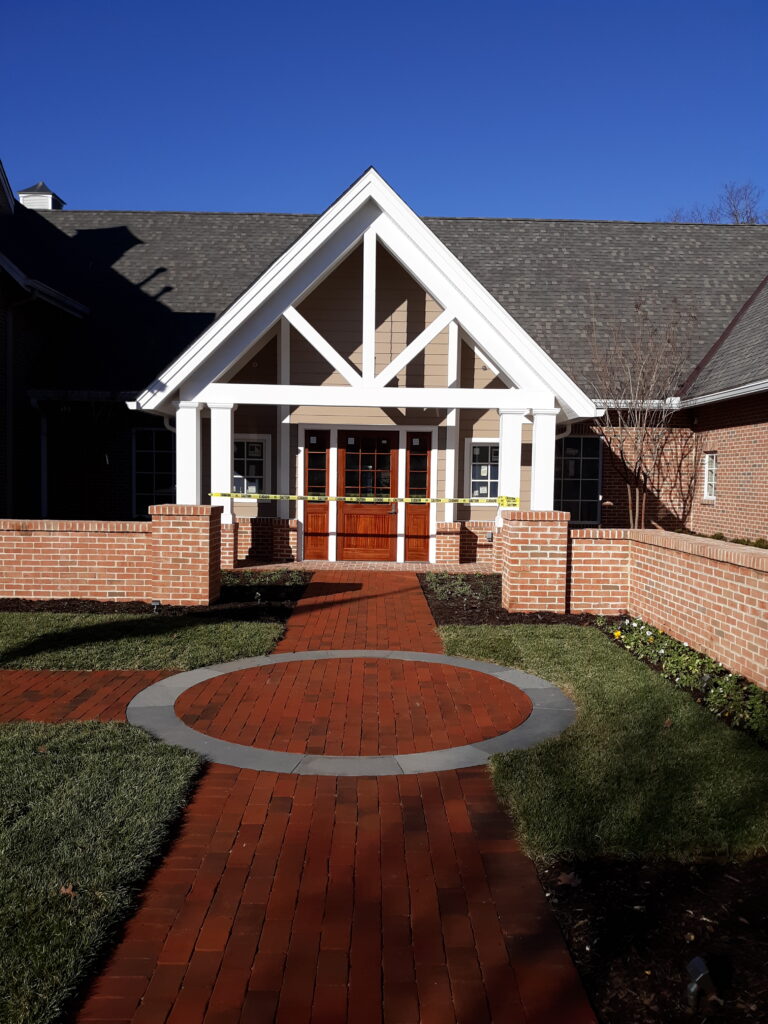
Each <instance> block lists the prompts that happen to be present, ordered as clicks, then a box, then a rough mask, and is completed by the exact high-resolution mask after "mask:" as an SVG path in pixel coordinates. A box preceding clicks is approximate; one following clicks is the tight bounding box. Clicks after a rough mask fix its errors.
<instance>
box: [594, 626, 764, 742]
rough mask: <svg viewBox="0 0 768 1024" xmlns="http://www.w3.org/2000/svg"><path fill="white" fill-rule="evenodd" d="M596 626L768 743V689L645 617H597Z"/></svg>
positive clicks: (715, 711) (735, 724) (713, 709)
mask: <svg viewBox="0 0 768 1024" xmlns="http://www.w3.org/2000/svg"><path fill="white" fill-rule="evenodd" d="M595 624H596V625H597V627H598V629H601V630H602V631H603V632H605V633H608V634H609V635H610V636H612V637H613V639H614V640H615V641H616V642H617V643H619V644H621V646H622V647H625V648H626V649H627V650H628V651H631V652H632V654H634V655H635V657H637V658H640V659H642V660H643V661H645V662H647V663H648V664H650V665H654V666H656V667H657V668H658V669H659V671H660V672H661V674H662V675H663V676H664V678H665V679H668V680H669V681H670V682H672V683H674V685H675V686H677V687H679V688H680V689H681V690H688V691H689V692H692V693H694V694H696V696H697V699H698V700H699V702H700V703H701V704H703V705H704V707H706V708H707V710H709V711H711V712H712V714H714V715H717V717H718V718H722V719H723V720H724V721H726V722H728V724H729V725H732V726H733V727H734V728H735V729H743V730H744V731H746V732H749V733H752V735H753V736H755V737H756V738H757V739H758V740H759V741H760V742H761V743H766V744H768V693H767V692H766V691H764V690H761V689H759V687H757V686H755V685H754V683H750V682H749V681H748V680H746V679H744V677H743V676H739V675H736V674H735V673H734V672H729V671H728V669H727V668H725V666H724V665H722V664H721V663H720V662H719V661H715V659H714V658H710V657H709V656H708V655H706V654H702V653H701V651H695V650H693V649H692V648H691V647H689V645H688V644H687V643H686V642H685V641H680V640H675V639H674V638H673V637H671V636H669V635H668V634H667V633H664V632H663V631H662V630H660V629H656V628H655V627H654V626H649V625H648V623H647V622H643V620H642V619H637V618H624V619H616V620H613V621H609V620H608V619H606V618H605V617H604V616H597V617H596V619H595Z"/></svg>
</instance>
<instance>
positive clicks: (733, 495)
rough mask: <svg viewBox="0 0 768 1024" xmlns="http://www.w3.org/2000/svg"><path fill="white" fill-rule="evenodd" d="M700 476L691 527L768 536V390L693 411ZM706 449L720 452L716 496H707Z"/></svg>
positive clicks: (732, 534)
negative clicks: (707, 499)
mask: <svg viewBox="0 0 768 1024" xmlns="http://www.w3.org/2000/svg"><path fill="white" fill-rule="evenodd" d="M691 412H692V413H693V417H694V424H693V429H694V432H695V438H696V461H695V466H696V480H695V486H694V493H693V502H692V507H691V516H690V520H689V527H690V529H691V530H693V531H694V533H703V534H713V533H722V534H724V535H725V536H726V537H729V538H735V537H745V538H746V539H748V540H755V539H756V538H757V537H765V538H767V539H768V395H753V396H751V397H747V398H739V399H733V400H732V401H730V402H717V403H714V404H712V405H702V406H698V407H697V408H695V409H693V410H691ZM705 452H717V483H716V497H715V500H714V501H705V500H704V495H703V491H704V480H703V475H702V473H703V461H704V453H705Z"/></svg>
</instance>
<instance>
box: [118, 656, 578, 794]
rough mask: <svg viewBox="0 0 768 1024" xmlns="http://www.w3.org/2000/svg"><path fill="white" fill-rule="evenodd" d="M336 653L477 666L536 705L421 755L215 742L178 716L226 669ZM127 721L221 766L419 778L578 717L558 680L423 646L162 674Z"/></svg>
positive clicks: (544, 735) (479, 760) (556, 729)
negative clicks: (183, 700) (498, 728)
mask: <svg viewBox="0 0 768 1024" xmlns="http://www.w3.org/2000/svg"><path fill="white" fill-rule="evenodd" d="M338 658H365V659H375V660H388V661H392V660H394V661H426V662H430V663H432V664H437V665H451V666H453V667H454V668H464V669H471V670H472V671H474V672H482V673H484V674H485V675H488V676H494V677H495V678H496V679H500V680H501V681H502V682H503V683H510V684H511V685H512V686H516V687H517V688H518V689H520V690H522V691H523V693H525V694H527V696H528V697H529V699H530V701H531V703H532V704H533V710H532V711H531V714H530V715H529V716H528V718H526V720H525V721H524V722H523V723H522V724H521V725H519V726H517V728H515V729H511V730H510V731H509V732H504V733H501V735H499V736H494V737H493V738H492V739H489V740H483V741H482V742H480V743H472V744H467V745H466V746H461V747H448V748H446V749H443V750H428V751H425V752H424V753H420V754H396V755H392V756H389V755H380V756H374V757H357V756H342V757H334V756H330V755H327V754H290V753H285V752H283V751H279V750H265V749H263V748H261V747H249V746H245V745H244V744H242V743H230V742H229V741H228V740H220V739H215V738H214V737H213V736H206V734H205V733H202V732H198V731H197V730H196V729H192V728H190V727H189V726H188V725H185V724H184V722H182V721H181V719H180V718H179V717H178V716H177V714H176V710H175V708H174V705H175V703H176V700H177V699H178V698H179V697H180V696H181V694H182V693H184V692H185V691H186V690H189V689H191V688H192V687H193V686H197V685H198V683H202V682H205V681H206V680H207V679H213V678H214V677H215V676H220V675H223V674H225V673H227V672H238V671H240V670H241V669H247V668H262V667H264V666H267V665H279V664H282V663H285V662H290V661H322V660H326V659H338ZM126 716H127V718H128V721H129V722H130V723H131V724H132V725H138V726H141V727H142V728H143V729H146V730H147V732H149V733H151V734H152V735H153V736H156V737H157V738H158V739H161V740H164V741H165V742H166V743H170V744H172V745H173V746H177V747H186V748H187V749H190V750H194V751H196V752H197V753H199V754H203V755H204V756H205V757H206V758H208V760H210V761H214V762H215V763H216V764H224V765H230V766H232V767H235V768H250V769H252V770H254V771H262V772H278V773H283V774H292V775H353V776H371V775H373V776H376V775H417V774H420V773H422V772H444V771H450V770H452V769H457V768H475V767H477V766H478V765H484V764H486V763H487V761H488V758H489V756H490V755H491V754H495V753H500V752H502V751H505V750H526V749H527V748H528V747H532V746H534V745H535V744H537V743H541V741H542V740H546V739H550V738H551V737H553V736H557V735H559V734H560V733H561V732H562V731H563V730H564V729H565V728H567V727H568V726H569V725H570V724H571V723H572V722H573V721H574V719H575V718H576V708H575V707H574V704H573V702H572V701H571V700H569V698H568V697H566V695H565V694H564V693H563V692H562V690H560V689H558V688H557V687H556V686H554V685H553V684H552V683H548V682H547V681H546V680H544V679H539V677H538V676H531V675H528V674H527V673H526V672H520V671H519V670H518V669H515V668H503V667H501V666H499V665H494V664H491V663H490V662H487V661H475V660H473V659H471V658H452V657H448V656H447V655H445V654H428V653H425V652H420V651H369V650H355V651H295V652H293V651H292V652H287V653H285V654H270V655H265V656H263V657H258V658H241V659H240V660H238V661H228V662H225V663H224V664H221V665H208V666H206V667H205V668H196V669H193V670H192V671H190V672H181V673H179V674H178V675H174V676H169V677H168V678H167V679H161V680H160V681H159V682H157V683H152V685H150V686H148V687H147V688H146V689H144V690H142V691H141V692H140V693H138V694H136V696H135V697H134V698H133V700H132V701H131V702H130V704H129V705H128V708H127V710H126Z"/></svg>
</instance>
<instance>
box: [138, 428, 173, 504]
mask: <svg viewBox="0 0 768 1024" xmlns="http://www.w3.org/2000/svg"><path fill="white" fill-rule="evenodd" d="M175 440H176V439H175V437H174V435H173V434H172V433H171V432H170V430H166V429H165V428H164V427H134V430H133V496H134V500H133V514H134V515H135V516H146V515H147V510H148V509H149V507H150V505H164V504H169V503H171V504H172V503H173V502H174V501H175V500H176V458H175V452H176V445H175Z"/></svg>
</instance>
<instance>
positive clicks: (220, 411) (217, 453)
mask: <svg viewBox="0 0 768 1024" xmlns="http://www.w3.org/2000/svg"><path fill="white" fill-rule="evenodd" d="M208 408H209V409H210V410H211V491H213V492H214V494H215V493H216V491H223V492H224V493H225V494H228V493H230V492H231V491H232V468H233V467H232V460H233V458H234V421H235V409H236V408H237V406H236V405H225V404H223V403H222V404H219V403H217V402H213V403H209V405H208ZM211 504H212V505H221V508H222V513H223V514H222V517H221V521H222V522H223V523H231V522H232V499H231V498H216V497H211Z"/></svg>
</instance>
